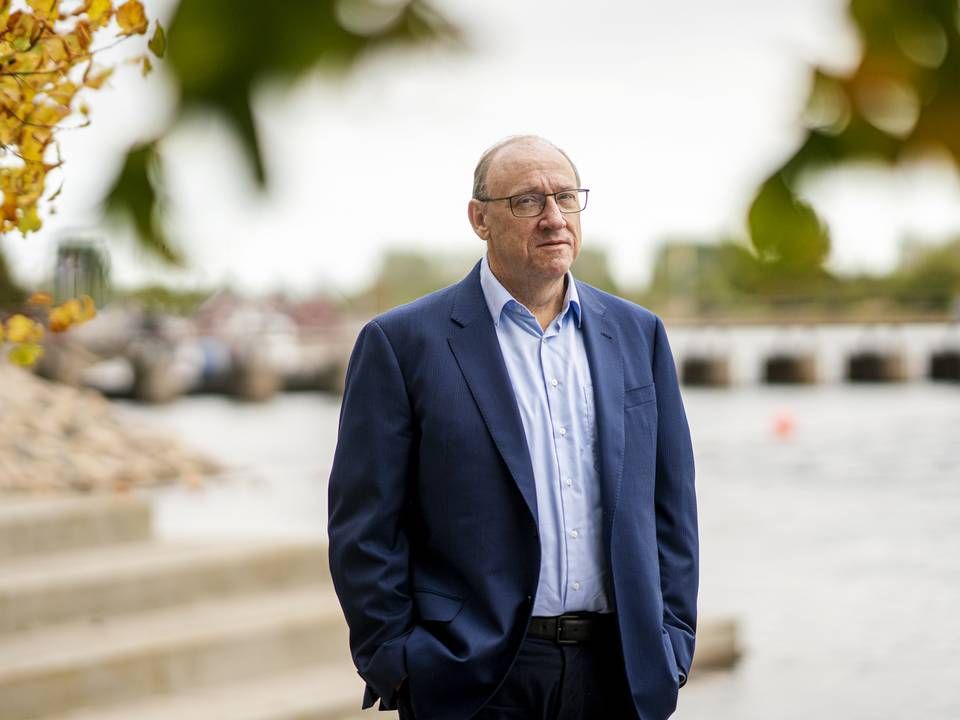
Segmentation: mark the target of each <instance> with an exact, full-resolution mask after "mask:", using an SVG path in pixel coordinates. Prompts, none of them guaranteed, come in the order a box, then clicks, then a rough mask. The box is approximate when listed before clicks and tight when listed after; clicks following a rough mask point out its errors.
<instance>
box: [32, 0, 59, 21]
mask: <svg viewBox="0 0 960 720" xmlns="http://www.w3.org/2000/svg"><path fill="white" fill-rule="evenodd" d="M59 4H60V0H27V5H29V6H30V9H31V10H33V14H34V15H36V16H37V17H39V18H43V19H44V20H56V19H57V18H59V17H60V9H59V8H58V7H57V6H58V5H59Z"/></svg>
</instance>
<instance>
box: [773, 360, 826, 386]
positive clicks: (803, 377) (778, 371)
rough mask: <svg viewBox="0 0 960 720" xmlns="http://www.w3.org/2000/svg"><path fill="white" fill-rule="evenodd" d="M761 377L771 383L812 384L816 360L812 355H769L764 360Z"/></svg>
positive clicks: (814, 376) (815, 379)
mask: <svg viewBox="0 0 960 720" xmlns="http://www.w3.org/2000/svg"><path fill="white" fill-rule="evenodd" d="M763 379H764V382H766V383H768V384H773V385H776V384H780V385H810V384H813V383H815V382H817V360H816V358H815V357H814V356H813V355H793V354H787V353H780V354H776V355H771V356H770V357H768V358H767V359H766V360H765V361H764V372H763Z"/></svg>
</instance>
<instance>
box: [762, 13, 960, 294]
mask: <svg viewBox="0 0 960 720" xmlns="http://www.w3.org/2000/svg"><path fill="white" fill-rule="evenodd" d="M850 15H851V18H852V20H853V22H854V24H855V26H856V29H857V31H858V33H859V35H860V39H861V44H862V47H863V54H862V57H861V59H860V62H859V64H858V65H857V67H856V68H854V69H853V71H852V72H851V73H849V74H843V73H833V72H830V71H829V70H826V69H823V68H815V69H814V70H813V75H812V81H811V90H810V94H809V98H808V100H807V104H806V110H805V112H804V117H803V121H804V124H805V137H804V140H803V142H802V143H801V145H800V147H799V148H798V149H797V150H796V152H795V153H794V154H793V155H792V156H791V157H789V158H788V159H787V160H786V161H785V162H784V163H783V164H782V165H781V166H780V167H779V168H778V169H777V170H776V171H775V172H774V173H773V174H772V175H771V176H770V177H769V178H768V179H767V180H766V181H765V182H764V183H763V184H762V185H761V187H760V188H759V190H758V191H757V194H756V197H755V198H754V200H753V203H752V205H751V208H750V212H749V218H748V219H749V227H750V235H751V239H752V241H753V247H754V249H755V250H756V252H757V255H758V257H759V258H760V260H761V261H762V262H763V263H764V264H765V266H766V267H767V269H769V270H771V271H772V273H773V274H774V275H775V276H777V277H785V278H789V277H793V278H797V277H800V276H803V275H804V274H810V273H813V274H815V273H816V271H817V269H818V268H819V267H820V266H821V265H822V263H823V261H824V260H825V259H826V257H827V253H828V251H829V238H828V236H827V233H826V230H825V228H824V227H823V224H822V223H821V222H820V220H819V219H818V218H817V217H816V214H815V213H814V211H813V209H812V208H811V207H810V206H809V205H808V204H806V203H805V202H803V201H802V200H801V199H799V197H798V196H797V188H798V185H799V183H800V182H801V180H802V179H803V176H804V175H805V174H807V173H810V172H815V171H817V170H820V169H822V168H824V167H826V166H831V165H836V164H840V163H848V162H856V161H865V160H867V161H870V160H872V161H881V162H885V163H896V162H898V161H900V160H902V159H904V158H907V157H911V156H916V155H920V154H923V153H926V152H931V151H933V152H941V153H943V152H945V153H947V154H948V155H949V156H950V157H951V158H952V159H953V160H954V162H960V3H957V0H851V2H850Z"/></svg>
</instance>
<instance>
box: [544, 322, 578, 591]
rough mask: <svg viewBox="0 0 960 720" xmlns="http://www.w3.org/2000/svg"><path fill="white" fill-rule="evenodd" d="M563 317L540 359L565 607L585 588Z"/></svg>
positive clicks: (547, 337) (574, 427)
mask: <svg viewBox="0 0 960 720" xmlns="http://www.w3.org/2000/svg"><path fill="white" fill-rule="evenodd" d="M563 329H564V328H563V321H562V320H560V321H555V322H554V323H552V324H551V325H550V326H549V327H548V331H547V332H546V333H545V334H544V336H543V342H542V343H541V347H540V361H541V368H542V370H543V376H544V387H545V388H546V391H547V402H548V404H549V407H550V416H551V421H552V424H553V440H554V450H555V458H556V473H555V476H554V478H553V493H552V496H553V498H552V499H553V502H554V503H555V506H556V509H557V515H558V517H559V518H560V519H561V522H562V528H563V530H562V533H563V548H564V553H563V555H562V557H561V567H560V576H561V577H560V587H561V588H562V590H561V601H562V603H563V605H564V607H566V606H568V605H571V604H578V598H576V597H570V594H571V593H577V594H579V593H581V592H583V591H584V587H583V581H582V579H581V578H580V577H579V576H578V575H577V570H578V568H580V567H582V564H581V563H580V562H579V560H578V558H579V556H580V555H581V552H580V550H581V547H582V545H583V541H584V528H583V524H582V518H578V517H577V515H576V512H575V508H576V506H577V505H576V502H574V496H575V494H576V493H577V492H578V483H577V482H576V479H575V475H576V467H577V465H576V462H577V447H578V437H579V436H580V434H581V432H580V431H581V427H580V425H578V424H577V423H576V416H575V406H576V402H575V400H576V395H575V394H573V393H576V392H577V388H576V387H575V383H573V382H572V380H573V374H572V365H571V362H570V358H569V357H568V356H569V353H568V352H566V351H567V350H568V348H566V347H565V336H564V334H563Z"/></svg>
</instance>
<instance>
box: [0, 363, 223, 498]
mask: <svg viewBox="0 0 960 720" xmlns="http://www.w3.org/2000/svg"><path fill="white" fill-rule="evenodd" d="M220 471H221V467H220V465H219V464H218V463H217V462H215V461H213V460H212V459H210V458H208V457H205V456H203V455H201V454H199V453H196V452H194V451H192V450H190V449H188V448H186V447H184V446H182V445H181V444H180V443H179V442H178V441H177V440H175V439H174V438H171V437H169V436H166V435H164V434H162V433H160V432H157V431H154V430H150V429H147V428H143V427H138V426H136V425H133V424H131V423H130V421H129V420H128V419H126V418H120V417H118V415H117V413H116V411H115V409H114V408H113V407H112V406H111V405H110V403H109V402H108V401H107V400H106V399H105V398H104V397H103V396H102V395H100V394H99V393H97V392H94V391H92V390H81V389H77V388H73V387H69V386H66V385H60V384H57V383H53V382H50V381H47V380H43V379H41V378H38V377H35V376H34V375H32V374H30V373H29V372H27V371H25V370H23V369H21V368H18V367H15V366H13V365H7V364H6V362H5V361H2V360H0V492H2V493H34V494H54V493H101V492H125V491H127V490H130V489H132V488H135V487H143V486H154V485H161V484H173V483H183V484H185V485H187V486H189V487H196V486H197V485H198V484H199V483H200V481H201V480H200V479H201V478H202V477H204V476H209V475H213V474H216V473H219V472H220Z"/></svg>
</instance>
